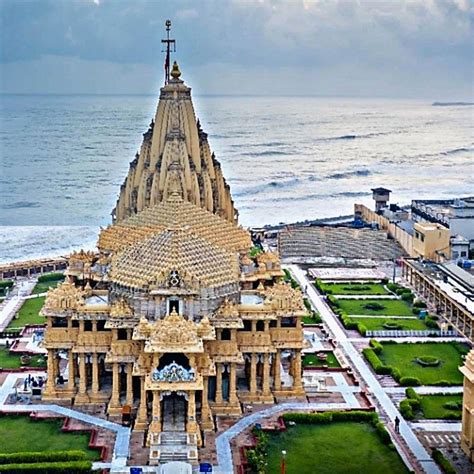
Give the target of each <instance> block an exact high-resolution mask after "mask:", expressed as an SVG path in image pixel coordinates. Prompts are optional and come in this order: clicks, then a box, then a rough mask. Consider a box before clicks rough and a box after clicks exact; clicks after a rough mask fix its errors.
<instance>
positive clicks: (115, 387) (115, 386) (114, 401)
mask: <svg viewBox="0 0 474 474" xmlns="http://www.w3.org/2000/svg"><path fill="white" fill-rule="evenodd" d="M110 406H112V407H114V408H116V407H119V406H120V375H119V365H118V363H117V362H114V363H113V364H112V396H111V398H110Z"/></svg>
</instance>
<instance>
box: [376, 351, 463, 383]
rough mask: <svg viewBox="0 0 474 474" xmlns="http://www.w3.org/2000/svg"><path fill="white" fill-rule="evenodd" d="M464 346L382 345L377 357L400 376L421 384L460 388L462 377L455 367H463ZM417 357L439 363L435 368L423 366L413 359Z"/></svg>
mask: <svg viewBox="0 0 474 474" xmlns="http://www.w3.org/2000/svg"><path fill="white" fill-rule="evenodd" d="M467 350H468V349H467V347H466V346H463V345H461V344H458V343H450V342H427V343H423V344H420V343H418V344H410V343H399V344H383V350H382V352H381V353H380V354H377V355H378V357H379V358H380V360H381V361H382V363H383V364H385V365H389V366H392V367H396V368H398V369H399V370H400V373H401V376H402V377H416V378H418V379H419V380H420V382H421V384H422V385H434V384H436V383H438V382H440V381H446V382H449V383H451V384H455V385H462V382H463V375H462V374H461V372H459V369H458V368H459V367H460V366H461V365H462V364H463V361H462V358H461V352H460V351H463V352H464V353H467ZM420 356H432V357H436V358H437V359H439V360H440V361H441V364H440V365H438V366H436V367H423V366H421V365H420V364H418V363H417V362H415V360H414V359H416V358H417V357H420Z"/></svg>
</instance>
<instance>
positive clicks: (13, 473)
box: [0, 461, 92, 474]
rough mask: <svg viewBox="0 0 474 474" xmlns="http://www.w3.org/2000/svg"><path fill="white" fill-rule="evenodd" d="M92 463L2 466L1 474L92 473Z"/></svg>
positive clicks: (0, 468) (45, 463)
mask: <svg viewBox="0 0 474 474" xmlns="http://www.w3.org/2000/svg"><path fill="white" fill-rule="evenodd" d="M91 469H92V463H91V462H90V461H68V462H38V463H32V464H21V463H18V464H2V465H1V466H0V472H1V473H9V474H29V473H34V474H39V473H41V474H71V473H75V474H80V473H82V472H87V473H89V472H91Z"/></svg>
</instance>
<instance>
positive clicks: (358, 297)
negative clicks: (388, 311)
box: [333, 294, 401, 300]
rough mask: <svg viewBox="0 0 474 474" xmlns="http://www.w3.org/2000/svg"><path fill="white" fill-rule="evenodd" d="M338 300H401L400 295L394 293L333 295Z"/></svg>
mask: <svg viewBox="0 0 474 474" xmlns="http://www.w3.org/2000/svg"><path fill="white" fill-rule="evenodd" d="M333 296H334V297H336V298H337V299H338V300H399V299H401V298H400V297H398V296H394V295H336V294H334V295H333Z"/></svg>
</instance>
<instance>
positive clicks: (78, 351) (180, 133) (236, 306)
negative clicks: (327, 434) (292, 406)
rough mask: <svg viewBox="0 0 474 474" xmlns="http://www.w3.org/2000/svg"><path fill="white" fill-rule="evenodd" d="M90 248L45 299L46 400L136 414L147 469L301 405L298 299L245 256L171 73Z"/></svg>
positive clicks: (225, 191) (114, 415)
mask: <svg viewBox="0 0 474 474" xmlns="http://www.w3.org/2000/svg"><path fill="white" fill-rule="evenodd" d="M166 82H167V83H166V84H165V86H164V87H163V88H162V89H161V95H160V100H159V104H158V108H157V113H156V117H155V120H154V121H153V122H152V123H151V125H150V128H149V130H148V131H147V132H146V133H145V135H144V140H143V145H142V147H141V150H140V153H138V154H137V156H136V157H135V159H134V160H133V161H132V163H131V165H130V171H129V174H128V176H127V178H126V179H125V182H124V184H123V185H122V187H121V190H120V195H119V198H118V201H117V206H116V208H115V211H114V217H113V224H112V225H110V226H109V227H107V228H105V229H102V231H101V233H100V236H99V241H98V250H97V252H83V251H81V252H76V253H73V254H72V255H71V256H70V258H69V260H68V268H67V270H66V275H67V278H66V281H65V282H64V283H63V284H62V285H60V286H59V287H58V288H55V289H51V290H50V291H49V292H48V294H47V298H46V302H45V306H44V308H43V310H42V314H43V315H44V316H45V317H46V319H47V330H46V334H45V339H44V347H45V348H46V349H47V352H48V357H47V362H48V379H47V385H46V388H45V391H44V397H43V398H44V399H45V400H54V401H56V402H57V401H58V399H60V400H61V401H63V402H64V403H70V404H73V405H74V406H75V407H78V408H79V409H82V408H81V407H83V409H86V410H87V409H88V408H89V407H90V406H93V405H96V406H100V407H102V408H103V409H104V410H105V411H106V413H107V414H108V416H109V417H110V419H112V420H113V419H117V420H119V419H120V417H121V416H122V415H123V413H131V416H132V419H133V424H132V426H133V429H134V430H135V431H139V432H144V433H145V435H144V437H145V443H146V446H148V447H149V449H150V454H149V462H150V464H152V465H156V464H159V463H162V462H166V461H167V460H170V459H174V460H176V459H181V460H186V461H188V462H192V463H196V462H198V453H199V451H198V450H199V447H200V446H201V445H202V444H203V441H205V436H206V433H207V432H209V431H213V430H215V428H216V426H215V420H216V418H218V417H221V416H222V417H232V416H239V414H241V411H242V404H253V403H255V404H257V403H260V404H261V403H275V402H278V401H280V400H283V399H287V398H288V397H290V398H295V397H299V396H302V395H304V390H303V385H302V377H301V372H302V369H301V351H302V349H303V348H304V347H305V340H304V337H303V331H302V326H301V318H302V317H303V316H304V315H305V314H306V312H305V309H304V304H303V298H302V295H301V292H300V291H299V290H298V289H293V288H292V287H291V286H290V285H288V284H287V283H285V282H284V273H283V271H282V269H281V267H280V260H279V257H278V255H277V254H275V253H270V252H263V251H262V250H261V249H256V248H253V247H252V242H251V239H250V235H249V233H248V231H246V230H244V229H243V228H242V227H240V226H238V222H237V221H238V215H237V212H236V210H235V208H234V204H233V201H232V198H231V195H230V190H229V186H228V185H227V184H226V182H225V180H224V177H223V175H222V171H221V167H220V165H219V163H218V161H217V160H216V159H215V157H214V155H213V154H212V153H211V151H210V148H209V144H208V141H207V135H206V134H205V133H204V132H203V131H202V130H201V127H200V125H199V122H198V121H197V120H196V118H195V115H194V110H193V105H192V101H191V90H190V88H189V87H187V86H186V85H185V84H184V82H183V80H182V79H181V73H180V70H179V68H178V65H177V64H176V63H174V65H173V67H172V70H171V72H170V78H169V80H168V81H166Z"/></svg>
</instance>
